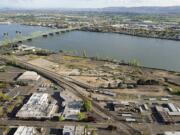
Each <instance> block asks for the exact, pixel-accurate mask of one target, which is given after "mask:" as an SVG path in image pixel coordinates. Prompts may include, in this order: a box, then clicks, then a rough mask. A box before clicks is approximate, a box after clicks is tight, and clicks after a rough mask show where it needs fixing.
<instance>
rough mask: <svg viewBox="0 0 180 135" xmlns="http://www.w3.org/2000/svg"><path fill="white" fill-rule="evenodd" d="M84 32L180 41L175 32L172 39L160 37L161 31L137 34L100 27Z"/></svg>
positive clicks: (89, 28) (179, 36)
mask: <svg viewBox="0 0 180 135" xmlns="http://www.w3.org/2000/svg"><path fill="white" fill-rule="evenodd" d="M81 30H82V31H86V32H99V33H116V34H124V35H130V36H136V37H144V38H154V39H162V40H173V41H180V31H179V32H178V33H176V32H174V33H173V34H174V36H172V37H163V36H160V35H158V34H157V33H158V32H159V31H146V32H145V33H137V32H138V31H141V30H140V29H139V30H135V31H134V30H133V29H131V30H124V29H121V30H116V29H112V28H101V27H100V28H99V27H85V28H82V29H81ZM151 33H156V34H157V35H153V34H151ZM161 34H163V35H165V34H167V35H168V32H165V31H163V32H162V33H161ZM175 34H179V35H177V36H175Z"/></svg>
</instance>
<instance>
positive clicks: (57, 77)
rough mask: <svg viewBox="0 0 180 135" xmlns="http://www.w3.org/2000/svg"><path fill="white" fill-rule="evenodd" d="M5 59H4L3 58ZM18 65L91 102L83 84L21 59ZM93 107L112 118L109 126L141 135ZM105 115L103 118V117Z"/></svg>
mask: <svg viewBox="0 0 180 135" xmlns="http://www.w3.org/2000/svg"><path fill="white" fill-rule="evenodd" d="M3 58H4V57H3ZM4 60H6V61H12V60H9V59H7V58H4ZM17 63H18V66H20V67H22V68H25V69H28V70H34V71H36V72H38V73H39V74H41V75H42V76H45V77H47V78H48V79H50V80H52V81H54V82H55V83H57V84H58V85H60V86H61V87H63V88H65V89H67V90H69V91H71V92H72V93H74V94H75V95H77V96H78V97H80V98H82V99H83V100H91V99H90V98H89V97H87V96H85V95H83V94H82V93H81V92H79V90H78V89H79V87H81V83H80V82H78V85H77V82H76V83H73V82H69V81H68V80H67V79H65V78H63V77H62V76H60V75H58V74H56V73H53V72H52V71H49V70H47V69H44V68H41V67H38V66H35V65H32V64H29V63H27V62H25V61H21V60H19V59H17ZM82 88H86V89H92V87H88V86H87V85H84V84H82ZM92 105H93V111H94V112H95V113H97V114H98V115H99V116H100V117H102V118H103V119H109V118H110V122H109V123H108V124H112V125H115V126H118V127H120V128H122V129H124V130H125V131H127V132H126V133H128V134H129V135H141V133H140V132H139V131H137V130H136V129H134V128H132V127H131V126H129V125H128V124H127V123H122V122H119V121H118V122H117V120H118V119H119V118H118V116H116V115H114V114H112V113H110V112H109V111H107V110H105V109H104V108H102V107H101V106H100V105H98V104H97V103H96V102H95V101H92ZM102 115H103V116H102Z"/></svg>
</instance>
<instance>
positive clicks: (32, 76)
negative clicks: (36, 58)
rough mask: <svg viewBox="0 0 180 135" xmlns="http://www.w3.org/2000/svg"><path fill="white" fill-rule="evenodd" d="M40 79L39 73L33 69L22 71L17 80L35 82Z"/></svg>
mask: <svg viewBox="0 0 180 135" xmlns="http://www.w3.org/2000/svg"><path fill="white" fill-rule="evenodd" d="M39 79H40V75H38V74H37V73H36V72H33V71H26V72H24V73H23V74H22V75H21V76H20V77H19V78H18V81H22V82H36V81H38V80H39Z"/></svg>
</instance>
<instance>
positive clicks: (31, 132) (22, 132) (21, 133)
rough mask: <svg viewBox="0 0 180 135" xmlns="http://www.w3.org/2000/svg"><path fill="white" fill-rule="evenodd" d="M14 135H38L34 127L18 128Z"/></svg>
mask: <svg viewBox="0 0 180 135" xmlns="http://www.w3.org/2000/svg"><path fill="white" fill-rule="evenodd" d="M14 135H40V134H39V132H37V130H36V129H35V128H34V127H25V126H20V127H18V129H17V130H16V132H15V133H14Z"/></svg>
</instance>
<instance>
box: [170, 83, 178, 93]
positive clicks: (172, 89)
mask: <svg viewBox="0 0 180 135" xmlns="http://www.w3.org/2000/svg"><path fill="white" fill-rule="evenodd" d="M167 85H168V88H170V89H168V92H170V93H171V94H174V95H180V87H179V86H176V85H173V84H169V83H168V84H167Z"/></svg>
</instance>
